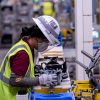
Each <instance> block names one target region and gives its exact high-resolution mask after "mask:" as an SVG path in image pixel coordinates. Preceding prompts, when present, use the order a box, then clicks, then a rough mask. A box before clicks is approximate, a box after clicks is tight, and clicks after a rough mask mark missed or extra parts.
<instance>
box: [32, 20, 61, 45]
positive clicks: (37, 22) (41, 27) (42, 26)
mask: <svg viewBox="0 0 100 100" xmlns="http://www.w3.org/2000/svg"><path fill="white" fill-rule="evenodd" d="M32 19H33V21H34V22H35V23H36V24H37V26H38V27H39V28H40V30H41V31H42V33H43V34H44V36H45V37H46V38H47V39H48V41H49V42H50V44H52V45H54V42H53V41H52V39H50V36H49V35H48V34H47V30H46V28H45V27H44V25H43V24H42V23H41V22H40V21H39V20H38V19H36V18H32ZM55 41H57V43H58V44H59V41H58V40H57V39H56V40H55Z"/></svg>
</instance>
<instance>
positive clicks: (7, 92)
mask: <svg viewBox="0 0 100 100" xmlns="http://www.w3.org/2000/svg"><path fill="white" fill-rule="evenodd" d="M20 50H25V51H26V52H27V54H28V55H29V60H30V63H29V67H28V70H27V72H26V75H25V77H29V78H33V77H34V64H33V57H32V52H31V49H30V47H29V46H28V44H27V43H26V42H24V41H23V40H20V41H19V42H18V43H16V44H15V45H14V46H13V47H12V48H11V49H10V50H9V51H8V53H7V54H6V56H5V58H4V60H3V62H2V64H1V67H0V100H16V94H17V93H18V91H19V90H21V89H22V88H20V87H12V86H11V85H10V84H9V79H10V76H11V73H12V72H11V68H10V58H11V56H13V55H15V54H16V53H17V52H18V51H20Z"/></svg>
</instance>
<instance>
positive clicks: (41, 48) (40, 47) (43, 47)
mask: <svg viewBox="0 0 100 100" xmlns="http://www.w3.org/2000/svg"><path fill="white" fill-rule="evenodd" d="M48 46H49V43H46V42H41V43H38V52H43V51H45V50H46V49H47V48H48Z"/></svg>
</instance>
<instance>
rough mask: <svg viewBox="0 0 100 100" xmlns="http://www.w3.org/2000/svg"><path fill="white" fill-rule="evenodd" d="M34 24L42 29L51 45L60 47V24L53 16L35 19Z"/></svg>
mask: <svg viewBox="0 0 100 100" xmlns="http://www.w3.org/2000/svg"><path fill="white" fill-rule="evenodd" d="M33 20H34V22H35V23H36V24H37V26H38V27H39V28H40V30H41V31H42V33H43V34H44V35H45V37H46V38H47V39H48V41H49V42H50V44H51V45H59V44H60V41H59V40H58V36H59V34H60V27H59V24H58V22H57V21H56V20H55V19H54V18H53V17H51V16H47V15H43V16H39V17H37V18H33Z"/></svg>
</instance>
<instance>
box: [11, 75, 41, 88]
mask: <svg viewBox="0 0 100 100" xmlns="http://www.w3.org/2000/svg"><path fill="white" fill-rule="evenodd" d="M10 85H12V86H16V87H32V86H37V85H39V78H38V77H34V78H25V77H21V76H16V75H15V74H12V75H11V77H10Z"/></svg>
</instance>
